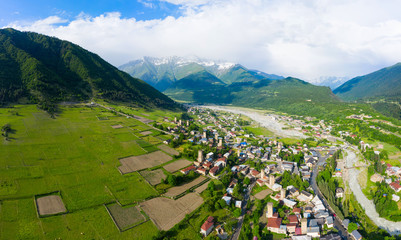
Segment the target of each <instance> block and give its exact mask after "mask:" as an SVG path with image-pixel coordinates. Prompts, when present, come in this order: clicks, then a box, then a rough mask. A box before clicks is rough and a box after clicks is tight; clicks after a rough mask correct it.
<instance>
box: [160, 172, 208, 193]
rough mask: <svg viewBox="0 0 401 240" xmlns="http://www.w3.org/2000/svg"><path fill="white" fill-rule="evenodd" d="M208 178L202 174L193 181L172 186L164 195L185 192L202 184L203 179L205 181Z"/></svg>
mask: <svg viewBox="0 0 401 240" xmlns="http://www.w3.org/2000/svg"><path fill="white" fill-rule="evenodd" d="M206 179H207V178H205V177H203V176H200V177H198V178H197V179H195V180H193V181H192V182H189V183H187V184H184V185H181V186H177V187H172V188H170V189H169V190H168V191H167V192H166V193H165V194H164V195H165V196H167V197H176V196H178V195H180V194H182V193H184V192H185V191H187V190H188V189H190V188H192V187H194V186H196V185H199V184H201V183H202V182H203V181H205V180H206Z"/></svg>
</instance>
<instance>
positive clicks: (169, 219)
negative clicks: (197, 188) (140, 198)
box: [141, 193, 203, 231]
mask: <svg viewBox="0 0 401 240" xmlns="http://www.w3.org/2000/svg"><path fill="white" fill-rule="evenodd" d="M202 203H203V198H202V197H200V196H199V195H198V194H196V193H189V194H187V195H185V196H184V197H182V198H180V199H178V200H172V199H168V198H163V197H158V198H153V199H151V200H148V201H145V202H143V203H141V208H142V209H143V210H144V211H145V213H146V214H147V215H148V216H149V217H150V218H151V219H152V221H153V222H154V223H155V225H156V226H157V227H158V228H159V229H160V230H164V231H166V230H169V229H170V228H172V227H174V225H176V224H177V223H179V222H180V221H181V220H182V219H184V217H185V215H186V214H188V213H191V212H192V211H194V210H195V209H197V208H198V207H199V206H200V205H202Z"/></svg>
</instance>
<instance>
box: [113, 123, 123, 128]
mask: <svg viewBox="0 0 401 240" xmlns="http://www.w3.org/2000/svg"><path fill="white" fill-rule="evenodd" d="M111 127H112V128H114V129H119V128H123V127H124V126H123V125H121V124H117V125H112V126H111Z"/></svg>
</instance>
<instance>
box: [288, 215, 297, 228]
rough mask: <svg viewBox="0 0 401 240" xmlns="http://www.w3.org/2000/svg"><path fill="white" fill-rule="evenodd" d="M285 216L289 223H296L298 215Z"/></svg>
mask: <svg viewBox="0 0 401 240" xmlns="http://www.w3.org/2000/svg"><path fill="white" fill-rule="evenodd" d="M287 218H288V221H289V222H290V223H295V224H298V217H297V216H296V215H289V216H288V217H287ZM294 231H295V230H294Z"/></svg>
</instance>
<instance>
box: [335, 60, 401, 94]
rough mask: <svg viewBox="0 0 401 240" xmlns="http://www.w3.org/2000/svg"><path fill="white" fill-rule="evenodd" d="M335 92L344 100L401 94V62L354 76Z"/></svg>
mask: <svg viewBox="0 0 401 240" xmlns="http://www.w3.org/2000/svg"><path fill="white" fill-rule="evenodd" d="M333 92H334V93H335V94H336V95H337V96H339V97H340V98H342V99H344V100H357V99H367V98H377V97H385V98H388V97H391V98H392V97H397V96H401V63H397V64H395V65H393V66H391V67H387V68H383V69H381V70H379V71H376V72H373V73H370V74H367V75H365V76H360V77H356V78H353V79H351V80H349V81H347V82H346V83H344V84H343V85H341V86H340V87H338V88H336V89H335V90H334V91H333Z"/></svg>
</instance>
